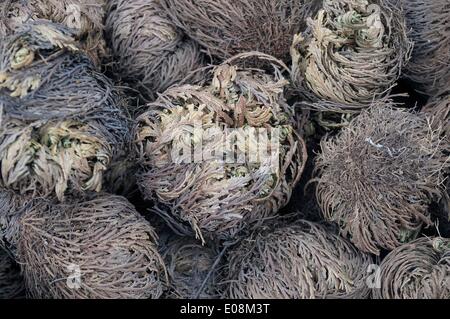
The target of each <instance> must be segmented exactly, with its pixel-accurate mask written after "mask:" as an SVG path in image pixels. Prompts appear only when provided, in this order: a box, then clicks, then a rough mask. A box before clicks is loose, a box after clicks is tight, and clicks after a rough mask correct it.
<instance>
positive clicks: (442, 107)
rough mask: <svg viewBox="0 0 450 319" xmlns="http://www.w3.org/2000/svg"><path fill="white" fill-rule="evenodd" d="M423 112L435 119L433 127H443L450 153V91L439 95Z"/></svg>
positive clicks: (432, 99)
mask: <svg viewBox="0 0 450 319" xmlns="http://www.w3.org/2000/svg"><path fill="white" fill-rule="evenodd" d="M423 112H425V113H427V114H429V115H431V116H432V117H433V124H434V125H433V126H434V127H436V128H438V127H440V126H442V129H443V132H442V133H443V135H444V136H445V138H446V140H447V150H448V151H449V152H450V91H445V90H444V92H442V93H441V94H437V95H436V96H434V97H433V98H431V99H430V101H429V102H428V104H427V105H425V107H424V108H423Z"/></svg>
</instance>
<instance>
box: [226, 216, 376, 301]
mask: <svg viewBox="0 0 450 319" xmlns="http://www.w3.org/2000/svg"><path fill="white" fill-rule="evenodd" d="M228 260H229V262H228V267H227V268H226V269H225V270H227V271H228V277H227V278H226V279H225V283H228V286H227V287H226V290H225V295H224V297H226V298H232V299H312V298H332V299H334V298H358V299H363V298H367V297H368V296H369V294H370V290H369V288H367V285H366V271H367V269H368V268H369V266H370V265H371V263H372V261H371V258H370V256H369V255H366V254H363V253H361V252H359V251H358V250H357V249H356V248H355V247H354V246H353V245H352V244H350V243H349V242H347V241H346V240H345V239H343V238H341V237H339V236H337V235H335V234H334V233H333V232H332V231H331V230H330V229H328V228H327V227H325V226H322V225H320V224H315V223H310V222H306V221H300V222H296V223H295V224H293V225H289V226H282V227H279V228H275V229H274V228H265V229H262V230H261V231H259V232H256V233H254V234H253V235H251V236H250V237H249V238H246V239H244V240H243V241H242V242H241V243H240V244H239V245H238V246H237V247H235V248H233V250H231V251H230V252H229V255H228Z"/></svg>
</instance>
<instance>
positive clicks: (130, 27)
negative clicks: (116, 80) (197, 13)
mask: <svg viewBox="0 0 450 319" xmlns="http://www.w3.org/2000/svg"><path fill="white" fill-rule="evenodd" d="M106 34H107V38H108V42H109V45H110V47H111V48H112V54H113V56H114V58H115V61H116V62H117V63H116V64H115V67H114V68H115V70H114V72H115V73H116V74H118V75H120V76H121V77H122V78H123V80H124V81H125V82H127V83H129V84H130V85H132V86H133V87H135V88H136V89H138V90H139V91H140V92H141V93H142V95H143V97H144V98H146V99H147V100H154V99H155V98H156V96H157V93H160V92H164V91H165V90H166V89H167V88H168V87H170V86H172V85H173V84H176V83H179V82H180V81H181V80H183V79H184V78H186V77H187V76H188V74H189V73H190V72H192V71H194V70H196V69H198V68H199V67H201V66H202V65H203V58H202V55H201V54H200V50H199V48H198V46H197V45H196V44H195V43H194V42H193V41H191V40H189V39H186V38H185V37H184V36H183V34H182V33H180V31H179V30H178V29H177V28H176V27H175V26H174V25H173V24H172V23H171V22H169V21H168V20H167V19H166V18H164V16H163V10H162V9H161V7H160V5H159V1H158V0H137V1H127V0H110V1H109V2H108V18H107V21H106Z"/></svg>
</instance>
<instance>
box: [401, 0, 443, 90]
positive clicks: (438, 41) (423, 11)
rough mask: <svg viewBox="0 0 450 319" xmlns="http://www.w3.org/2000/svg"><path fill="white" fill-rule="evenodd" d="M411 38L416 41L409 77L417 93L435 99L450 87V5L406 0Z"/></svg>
mask: <svg viewBox="0 0 450 319" xmlns="http://www.w3.org/2000/svg"><path fill="white" fill-rule="evenodd" d="M402 4H403V7H404V10H405V16H406V25H407V27H408V29H410V33H409V34H408V35H409V37H410V38H411V39H412V40H413V41H414V50H413V53H412V57H411V61H410V63H409V64H408V66H407V68H406V72H405V75H406V77H407V78H409V79H411V80H412V81H414V82H415V83H416V84H417V89H418V90H419V91H421V92H424V93H426V94H429V95H435V94H436V93H438V92H439V91H440V90H442V89H446V88H448V84H449V83H450V2H449V1H448V0H434V1H423V0H403V2H402Z"/></svg>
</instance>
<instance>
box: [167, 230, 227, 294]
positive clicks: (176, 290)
mask: <svg viewBox="0 0 450 319" xmlns="http://www.w3.org/2000/svg"><path fill="white" fill-rule="evenodd" d="M161 254H162V256H163V258H164V261H165V263H166V268H167V273H168V277H169V287H170V288H169V291H168V292H167V293H166V294H165V297H166V298H170V299H172V298H176V299H192V298H195V299H197V298H201V299H211V298H218V297H219V291H218V286H217V281H218V278H219V276H220V275H219V272H220V265H219V263H220V259H218V256H219V251H218V249H217V247H215V246H214V245H207V246H203V245H201V244H199V243H198V242H197V241H196V240H194V239H192V238H189V237H179V236H171V238H170V239H169V240H168V242H167V243H166V244H165V245H164V246H163V248H162V252H161ZM216 261H218V262H217V263H216Z"/></svg>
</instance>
